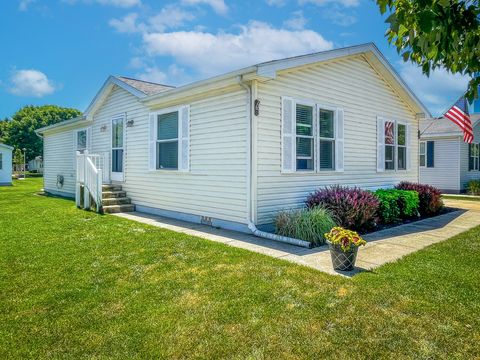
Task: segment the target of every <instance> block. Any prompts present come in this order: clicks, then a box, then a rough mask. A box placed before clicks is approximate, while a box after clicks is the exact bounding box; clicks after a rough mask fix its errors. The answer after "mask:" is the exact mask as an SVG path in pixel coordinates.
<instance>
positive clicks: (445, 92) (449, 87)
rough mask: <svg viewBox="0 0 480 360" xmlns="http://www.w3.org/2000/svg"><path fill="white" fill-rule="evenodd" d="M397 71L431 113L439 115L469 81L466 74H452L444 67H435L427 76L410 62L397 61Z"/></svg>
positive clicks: (455, 98) (462, 90)
mask: <svg viewBox="0 0 480 360" xmlns="http://www.w3.org/2000/svg"><path fill="white" fill-rule="evenodd" d="M399 72H400V75H401V76H402V78H403V79H404V80H405V82H406V83H407V84H408V86H409V87H410V88H411V89H412V90H413V92H414V93H415V94H416V95H417V96H418V97H419V98H420V100H421V101H422V102H423V103H424V104H425V105H426V106H427V107H428V108H429V109H430V111H431V112H432V115H441V114H440V113H441V112H442V111H444V110H446V108H447V107H448V106H449V105H451V104H453V103H454V102H455V100H457V99H458V97H460V95H461V94H462V93H463V92H464V91H465V90H466V89H467V84H468V81H469V78H468V77H467V76H463V75H459V74H455V75H453V74H451V73H449V72H447V71H446V70H445V69H437V70H435V71H433V72H431V74H430V77H427V76H426V75H423V73H422V70H421V69H420V68H419V67H418V66H417V65H414V64H412V63H404V62H401V63H399Z"/></svg>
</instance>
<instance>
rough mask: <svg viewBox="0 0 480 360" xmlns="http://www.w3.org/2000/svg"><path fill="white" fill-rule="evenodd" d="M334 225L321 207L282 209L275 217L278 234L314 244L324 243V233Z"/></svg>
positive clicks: (328, 214)
mask: <svg viewBox="0 0 480 360" xmlns="http://www.w3.org/2000/svg"><path fill="white" fill-rule="evenodd" d="M336 225H337V224H336V222H335V221H334V220H333V218H332V216H331V215H330V213H329V212H328V211H327V210H325V209H324V208H322V207H316V208H314V209H300V210H290V211H282V212H280V213H279V214H278V215H277V218H276V219H275V227H276V233H277V234H278V235H282V236H288V237H291V238H294V239H300V240H305V241H308V242H311V243H312V244H314V245H322V244H324V243H325V233H327V232H329V231H330V230H331V229H332V228H333V227H335V226H336Z"/></svg>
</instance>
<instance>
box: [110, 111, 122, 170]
mask: <svg viewBox="0 0 480 360" xmlns="http://www.w3.org/2000/svg"><path fill="white" fill-rule="evenodd" d="M123 121H124V120H123V117H121V118H117V119H112V172H118V173H121V172H123Z"/></svg>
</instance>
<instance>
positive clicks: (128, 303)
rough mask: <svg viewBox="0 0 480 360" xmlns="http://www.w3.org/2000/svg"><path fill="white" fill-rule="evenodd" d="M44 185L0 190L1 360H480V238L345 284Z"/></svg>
mask: <svg viewBox="0 0 480 360" xmlns="http://www.w3.org/2000/svg"><path fill="white" fill-rule="evenodd" d="M40 187H41V179H27V180H26V181H16V182H15V186H13V187H10V188H0V243H1V245H0V314H1V318H0V359H12V358H21V359H26V358H35V359H37V358H44V359H47V358H48V359H52V358H96V359H107V358H129V359H131V358H145V359H153V358H234V359H245V358H248V359H263V358H269V359H280V358H289V359H290V358H307V359H314V358H317V359H318V358H325V357H331V358H336V359H345V358H364V359H378V358H385V359H391V358H422V359H426V358H429V359H433V358H435V359H439V358H440V359H441V358H444V359H452V358H462V359H473V358H479V357H480V316H479V314H480V267H479V262H480V236H479V233H480V228H476V229H473V230H471V231H469V232H466V233H464V234H461V235H459V236H457V237H455V238H452V239H450V240H449V241H446V242H443V243H441V244H437V245H434V246H431V247H429V248H427V249H425V250H424V251H420V252H417V253H416V254H413V255H410V256H408V257H406V258H404V259H403V260H402V261H400V262H397V263H395V264H389V265H386V266H383V267H381V268H379V269H378V270H377V271H375V272H372V273H362V274H360V275H357V276H355V277H354V278H353V279H346V278H341V277H338V276H330V275H326V274H323V273H320V272H317V271H315V270H312V269H309V268H305V267H301V266H298V265H294V264H291V263H288V262H285V261H281V260H276V259H272V258H269V257H266V256H263V255H259V254H255V253H251V252H248V251H243V250H240V249H237V248H232V247H228V246H225V245H222V244H218V243H214V242H210V241H207V240H202V239H199V238H195V237H191V236H187V235H182V234H178V233H175V232H172V231H167V230H162V229H158V228H155V227H150V226H147V225H143V224H137V223H135V222H131V221H128V220H123V219H120V218H118V217H114V216H101V215H97V214H95V213H91V212H85V211H81V210H77V209H76V208H75V206H74V203H73V202H72V201H69V200H64V199H59V198H53V197H45V196H40V195H36V194H35V191H36V190H38V189H39V188H40ZM360 251H361V250H360Z"/></svg>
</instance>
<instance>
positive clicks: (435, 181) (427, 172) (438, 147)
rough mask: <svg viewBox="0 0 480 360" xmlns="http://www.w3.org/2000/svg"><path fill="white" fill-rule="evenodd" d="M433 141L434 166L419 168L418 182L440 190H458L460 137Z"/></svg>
mask: <svg viewBox="0 0 480 360" xmlns="http://www.w3.org/2000/svg"><path fill="white" fill-rule="evenodd" d="M425 140H427V139H425ZM431 140H433V139H431ZM434 141H435V145H434V160H433V165H434V167H433V168H427V167H421V168H420V182H421V183H423V184H430V185H432V186H435V187H438V188H439V189H441V190H450V191H453V192H457V191H460V190H461V188H460V175H459V174H460V164H459V161H458V159H459V158H460V146H461V144H460V139H458V138H453V139H437V140H434Z"/></svg>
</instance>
